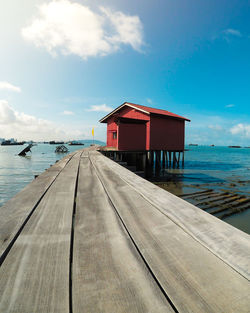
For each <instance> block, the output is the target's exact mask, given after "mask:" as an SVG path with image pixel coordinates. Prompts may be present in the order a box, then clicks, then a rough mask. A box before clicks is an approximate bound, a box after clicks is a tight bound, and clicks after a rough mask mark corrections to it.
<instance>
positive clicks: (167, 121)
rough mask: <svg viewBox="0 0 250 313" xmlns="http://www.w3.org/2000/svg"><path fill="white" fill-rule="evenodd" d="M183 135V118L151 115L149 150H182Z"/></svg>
mask: <svg viewBox="0 0 250 313" xmlns="http://www.w3.org/2000/svg"><path fill="white" fill-rule="evenodd" d="M184 136H185V122H184V120H178V119H173V118H168V117H159V116H154V115H151V121H150V149H151V150H173V151H174V150H184Z"/></svg>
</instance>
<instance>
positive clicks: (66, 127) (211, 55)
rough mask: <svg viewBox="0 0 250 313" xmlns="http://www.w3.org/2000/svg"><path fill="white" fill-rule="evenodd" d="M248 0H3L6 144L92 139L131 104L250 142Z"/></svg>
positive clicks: (204, 131) (230, 140)
mask: <svg viewBox="0 0 250 313" xmlns="http://www.w3.org/2000/svg"><path fill="white" fill-rule="evenodd" d="M249 21H250V2H249V0H245V1H244V0H230V1H228V0H220V1H218V0H209V1H203V0H175V1H173V0H157V1H155V0H147V1H145V0H144V1H142V0H138V1H134V0H126V1H122V0H103V1H97V0H91V1H90V0H89V1H88V0H54V1H51V0H50V1H48V0H47V1H46V0H22V1H20V0H8V1H1V2H0V40H1V49H0V137H3V138H6V139H7V138H10V137H14V138H17V139H19V140H22V139H25V140H27V139H33V140H53V139H55V140H58V139H65V140H66V139H67V140H68V139H87V138H90V137H91V129H92V127H93V126H95V137H96V139H100V140H105V137H106V127H105V125H100V124H99V123H98V120H99V119H100V118H101V117H103V116H104V115H106V114H107V113H108V112H110V110H112V109H113V108H115V107H117V106H118V105H120V104H121V103H123V102H125V101H128V102H134V103H138V104H143V105H148V106H153V107H157V108H161V109H166V110H168V111H172V112H174V113H176V114H179V115H183V116H185V117H188V118H190V119H191V123H188V124H187V128H186V142H187V143H190V142H192V143H199V144H218V145H230V144H240V145H250V22H249Z"/></svg>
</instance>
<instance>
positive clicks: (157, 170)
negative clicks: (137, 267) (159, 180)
mask: <svg viewBox="0 0 250 313" xmlns="http://www.w3.org/2000/svg"><path fill="white" fill-rule="evenodd" d="M160 170H161V151H155V176H160Z"/></svg>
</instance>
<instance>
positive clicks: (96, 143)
mask: <svg viewBox="0 0 250 313" xmlns="http://www.w3.org/2000/svg"><path fill="white" fill-rule="evenodd" d="M71 141H75V142H81V143H84V144H85V143H86V144H92V143H93V140H92V139H84V140H71ZM94 144H95V145H100V146H106V142H104V141H100V140H94Z"/></svg>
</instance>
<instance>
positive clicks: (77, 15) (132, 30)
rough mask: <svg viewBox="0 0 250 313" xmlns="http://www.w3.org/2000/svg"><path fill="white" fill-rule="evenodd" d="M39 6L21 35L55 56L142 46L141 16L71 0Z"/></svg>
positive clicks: (95, 53) (84, 57) (83, 55)
mask: <svg viewBox="0 0 250 313" xmlns="http://www.w3.org/2000/svg"><path fill="white" fill-rule="evenodd" d="M38 9H39V15H38V16H37V17H35V18H34V19H33V21H32V23H31V24H30V25H29V26H27V27H25V28H23V29H22V35H23V37H24V38H25V39H26V40H29V41H31V42H33V43H34V44H35V45H36V46H38V47H45V48H46V49H47V50H48V51H49V52H50V53H51V54H52V55H57V53H58V52H61V53H62V54H64V55H68V54H75V55H78V56H80V57H81V58H83V59H85V60H86V59H87V58H88V57H90V56H105V55H108V54H110V53H113V52H115V51H117V50H119V49H120V46H121V45H122V44H127V45H130V46H131V47H132V48H133V49H135V50H137V51H140V50H141V47H142V45H143V35H142V28H143V27H142V23H141V21H140V18H139V17H138V16H130V15H126V14H124V13H122V12H119V11H116V12H115V11H111V10H110V9H107V8H104V7H100V8H99V13H97V12H94V11H93V10H91V9H90V8H89V7H87V6H84V5H82V4H80V3H77V2H71V1H69V0H58V1H56V0H53V1H51V2H49V3H44V4H42V5H40V6H39V7H38Z"/></svg>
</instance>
